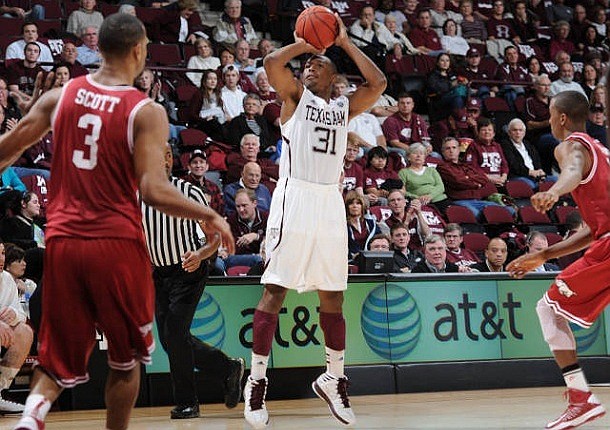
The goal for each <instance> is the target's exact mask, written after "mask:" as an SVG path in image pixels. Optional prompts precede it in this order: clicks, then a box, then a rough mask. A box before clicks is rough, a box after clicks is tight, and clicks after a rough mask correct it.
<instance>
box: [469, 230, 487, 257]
mask: <svg viewBox="0 0 610 430" xmlns="http://www.w3.org/2000/svg"><path fill="white" fill-rule="evenodd" d="M488 244H489V237H487V235H485V234H483V233H468V234H465V235H464V248H466V249H470V250H471V251H474V252H476V253H480V252H482V251H485V249H486V248H487V245H488Z"/></svg>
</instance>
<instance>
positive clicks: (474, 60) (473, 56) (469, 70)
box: [460, 48, 496, 99]
mask: <svg viewBox="0 0 610 430" xmlns="http://www.w3.org/2000/svg"><path fill="white" fill-rule="evenodd" d="M480 65H481V53H480V52H479V50H478V49H477V48H470V49H469V50H468V52H467V53H466V67H465V68H464V69H463V70H462V71H461V72H460V75H461V76H463V77H464V78H465V79H466V81H465V83H466V84H468V83H470V85H469V88H470V96H471V97H472V96H476V97H479V98H481V99H483V98H486V97H488V96H494V95H495V93H490V85H489V84H486V83H484V82H473V81H489V80H492V79H493V78H494V74H495V73H496V71H495V70H493V71H491V70H486V69H483V68H481V67H480Z"/></svg>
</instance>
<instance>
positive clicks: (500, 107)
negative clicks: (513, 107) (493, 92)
mask: <svg viewBox="0 0 610 430" xmlns="http://www.w3.org/2000/svg"><path fill="white" fill-rule="evenodd" d="M483 106H484V107H485V110H486V111H487V112H510V106H508V103H506V100H504V99H503V98H501V97H487V98H486V99H485V100H483Z"/></svg>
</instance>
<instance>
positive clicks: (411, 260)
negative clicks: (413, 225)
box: [390, 223, 424, 273]
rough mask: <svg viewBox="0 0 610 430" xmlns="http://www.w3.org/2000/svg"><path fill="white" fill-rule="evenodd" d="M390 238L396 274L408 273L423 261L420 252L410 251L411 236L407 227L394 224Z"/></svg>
mask: <svg viewBox="0 0 610 430" xmlns="http://www.w3.org/2000/svg"><path fill="white" fill-rule="evenodd" d="M390 237H391V238H392V249H393V250H394V269H393V271H394V272H397V273H398V272H402V273H408V272H410V271H411V270H413V268H414V267H415V266H417V265H418V264H419V263H421V262H422V261H423V259H424V256H423V254H422V253H421V252H420V251H418V250H411V249H409V242H410V241H411V234H410V233H409V228H408V227H407V226H406V225H404V224H402V223H397V224H394V225H393V226H392V228H391V229H390Z"/></svg>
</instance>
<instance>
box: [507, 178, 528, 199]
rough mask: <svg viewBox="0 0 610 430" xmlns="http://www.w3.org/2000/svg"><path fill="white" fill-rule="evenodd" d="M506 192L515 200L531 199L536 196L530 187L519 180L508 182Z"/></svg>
mask: <svg viewBox="0 0 610 430" xmlns="http://www.w3.org/2000/svg"><path fill="white" fill-rule="evenodd" d="M506 192H507V193H508V195H509V196H511V197H512V198H513V199H529V198H530V197H531V196H532V195H533V194H534V191H533V190H532V189H531V188H530V186H529V185H527V184H526V183H525V182H523V181H519V180H515V181H508V182H506Z"/></svg>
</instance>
